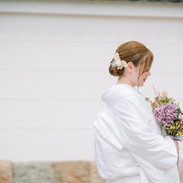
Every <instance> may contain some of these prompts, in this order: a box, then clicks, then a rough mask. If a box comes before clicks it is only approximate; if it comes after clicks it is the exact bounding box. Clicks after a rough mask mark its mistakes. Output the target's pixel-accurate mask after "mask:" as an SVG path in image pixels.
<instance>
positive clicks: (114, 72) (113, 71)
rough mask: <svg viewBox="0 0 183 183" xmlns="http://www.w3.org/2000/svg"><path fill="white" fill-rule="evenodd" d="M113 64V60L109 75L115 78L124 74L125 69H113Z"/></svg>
mask: <svg viewBox="0 0 183 183" xmlns="http://www.w3.org/2000/svg"><path fill="white" fill-rule="evenodd" d="M112 62H113V59H112V60H111V62H110V66H109V73H110V74H111V75H113V76H120V75H122V74H123V72H124V69H123V68H122V69H117V67H113V66H112Z"/></svg>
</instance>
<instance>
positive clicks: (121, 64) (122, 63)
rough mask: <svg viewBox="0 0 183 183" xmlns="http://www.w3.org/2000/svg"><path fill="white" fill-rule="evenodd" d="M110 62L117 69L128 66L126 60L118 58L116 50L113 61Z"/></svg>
mask: <svg viewBox="0 0 183 183" xmlns="http://www.w3.org/2000/svg"><path fill="white" fill-rule="evenodd" d="M111 64H112V66H113V67H117V69H122V68H123V67H128V64H127V62H126V61H125V60H121V59H120V57H119V53H118V52H116V53H115V56H114V58H113V62H112V63H111Z"/></svg>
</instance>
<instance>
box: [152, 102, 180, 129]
mask: <svg viewBox="0 0 183 183" xmlns="http://www.w3.org/2000/svg"><path fill="white" fill-rule="evenodd" d="M177 108H178V106H177V105H176V104H174V103H172V102H169V103H167V104H166V105H162V106H161V107H159V108H156V109H155V110H154V115H155V119H156V122H157V123H158V124H161V125H164V126H171V124H172V123H173V122H174V120H175V119H176V118H177Z"/></svg>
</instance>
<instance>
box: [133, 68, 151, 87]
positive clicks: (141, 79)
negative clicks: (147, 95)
mask: <svg viewBox="0 0 183 183" xmlns="http://www.w3.org/2000/svg"><path fill="white" fill-rule="evenodd" d="M139 70H140V67H136V68H135V72H134V78H136V81H135V86H143V85H144V83H145V82H146V80H147V78H148V77H149V76H150V75H151V72H150V69H149V70H147V71H145V72H143V73H142V74H140V77H139ZM138 77H139V78H138Z"/></svg>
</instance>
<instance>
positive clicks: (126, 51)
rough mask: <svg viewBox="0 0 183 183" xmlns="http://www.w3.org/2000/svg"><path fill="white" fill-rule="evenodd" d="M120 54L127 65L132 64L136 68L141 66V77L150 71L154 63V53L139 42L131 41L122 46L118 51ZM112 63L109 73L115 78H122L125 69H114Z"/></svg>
mask: <svg viewBox="0 0 183 183" xmlns="http://www.w3.org/2000/svg"><path fill="white" fill-rule="evenodd" d="M116 52H118V53H119V57H120V59H121V60H125V61H126V62H127V63H128V62H132V63H133V64H134V66H135V67H137V66H139V65H140V71H139V77H140V75H141V74H143V73H144V72H146V71H148V70H150V68H151V65H152V62H153V58H154V56H153V53H152V52H151V51H150V50H149V49H148V48H147V47H146V46H145V45H144V44H142V43H140V42H137V41H129V42H126V43H123V44H121V45H120V46H118V48H117V49H116ZM112 61H113V60H111V62H110V66H109V73H110V74H111V75H113V76H122V75H123V73H124V69H125V68H124V67H123V68H122V69H117V68H116V67H112V65H111V63H112Z"/></svg>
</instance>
